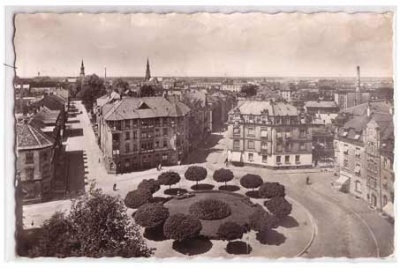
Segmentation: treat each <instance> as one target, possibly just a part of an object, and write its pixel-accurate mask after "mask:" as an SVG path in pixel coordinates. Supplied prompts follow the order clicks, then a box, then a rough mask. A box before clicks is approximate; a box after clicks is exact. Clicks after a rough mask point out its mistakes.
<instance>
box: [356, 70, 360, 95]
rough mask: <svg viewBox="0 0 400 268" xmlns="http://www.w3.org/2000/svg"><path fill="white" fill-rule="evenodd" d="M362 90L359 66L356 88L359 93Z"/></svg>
mask: <svg viewBox="0 0 400 268" xmlns="http://www.w3.org/2000/svg"><path fill="white" fill-rule="evenodd" d="M360 90H361V80H360V66H357V86H356V91H357V92H359V91H360Z"/></svg>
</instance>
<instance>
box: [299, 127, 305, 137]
mask: <svg viewBox="0 0 400 268" xmlns="http://www.w3.org/2000/svg"><path fill="white" fill-rule="evenodd" d="M300 137H301V138H305V137H306V131H305V130H304V129H300Z"/></svg>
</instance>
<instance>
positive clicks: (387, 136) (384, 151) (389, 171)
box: [380, 126, 395, 218]
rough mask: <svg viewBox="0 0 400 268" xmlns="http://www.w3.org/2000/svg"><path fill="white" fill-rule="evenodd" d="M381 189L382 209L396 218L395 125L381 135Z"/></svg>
mask: <svg viewBox="0 0 400 268" xmlns="http://www.w3.org/2000/svg"><path fill="white" fill-rule="evenodd" d="M380 146H381V149H380V155H381V169H380V171H381V178H382V179H381V189H382V210H383V212H385V213H386V214H387V215H389V216H391V217H392V218H394V209H393V204H394V178H395V177H394V171H393V166H394V154H393V149H394V132H393V126H391V127H389V128H387V129H386V131H385V132H384V133H383V135H382V137H381V144H380Z"/></svg>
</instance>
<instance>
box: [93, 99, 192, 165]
mask: <svg viewBox="0 0 400 268" xmlns="http://www.w3.org/2000/svg"><path fill="white" fill-rule="evenodd" d="M110 101H111V102H108V103H105V104H104V105H102V106H101V107H100V109H99V112H98V113H99V115H98V135H99V143H100V148H101V150H102V152H103V157H104V161H105V164H106V169H107V171H108V172H109V173H124V172H131V171H135V170H143V169H149V168H154V167H156V166H157V165H158V164H160V163H161V164H162V165H175V164H177V163H178V162H179V161H181V160H182V159H183V158H184V157H185V156H186V155H187V153H188V149H189V144H188V138H189V134H188V133H189V130H188V125H189V120H188V114H189V112H190V109H189V108H188V107H187V106H186V105H185V104H183V103H181V102H179V101H177V100H175V99H173V98H170V99H166V98H163V97H147V98H133V97H126V98H121V99H118V100H114V99H111V100H110Z"/></svg>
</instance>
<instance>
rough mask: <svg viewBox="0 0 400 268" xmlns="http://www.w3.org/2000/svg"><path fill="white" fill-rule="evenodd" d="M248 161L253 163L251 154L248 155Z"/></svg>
mask: <svg viewBox="0 0 400 268" xmlns="http://www.w3.org/2000/svg"><path fill="white" fill-rule="evenodd" d="M249 161H250V162H253V161H254V158H253V154H252V153H250V154H249Z"/></svg>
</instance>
